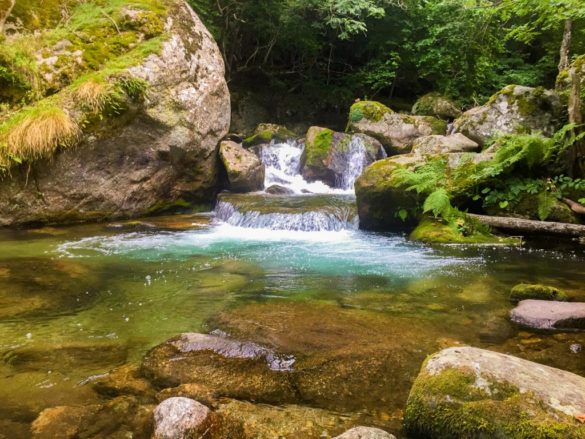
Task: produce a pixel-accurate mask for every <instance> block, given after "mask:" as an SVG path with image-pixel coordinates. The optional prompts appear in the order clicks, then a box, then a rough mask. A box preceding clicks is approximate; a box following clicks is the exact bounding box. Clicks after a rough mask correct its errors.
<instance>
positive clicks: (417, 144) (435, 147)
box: [412, 133, 479, 155]
mask: <svg viewBox="0 0 585 439" xmlns="http://www.w3.org/2000/svg"><path fill="white" fill-rule="evenodd" d="M478 150H479V145H478V144H477V142H474V141H473V140H471V139H468V138H467V137H465V136H464V135H463V134H461V133H456V134H453V135H451V136H439V135H434V136H425V137H420V138H418V139H416V140H415V141H414V143H413V145H412V152H413V153H414V154H420V155H441V154H451V153H456V152H477V151H478Z"/></svg>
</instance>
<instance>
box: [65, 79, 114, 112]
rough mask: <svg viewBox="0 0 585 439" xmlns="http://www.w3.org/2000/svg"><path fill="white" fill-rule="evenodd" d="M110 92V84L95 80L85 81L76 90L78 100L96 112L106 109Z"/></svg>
mask: <svg viewBox="0 0 585 439" xmlns="http://www.w3.org/2000/svg"><path fill="white" fill-rule="evenodd" d="M110 93H111V87H110V86H109V85H108V84H105V83H103V82H98V81H95V80H89V81H85V82H83V83H82V84H81V85H80V86H79V87H77V89H76V90H75V91H74V95H75V100H76V102H78V103H79V104H81V105H82V106H84V107H86V108H87V109H88V110H89V111H90V112H92V113H95V114H97V113H101V112H103V111H104V109H105V107H106V105H107V101H108V97H109V95H110Z"/></svg>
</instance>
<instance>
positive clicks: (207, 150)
mask: <svg viewBox="0 0 585 439" xmlns="http://www.w3.org/2000/svg"><path fill="white" fill-rule="evenodd" d="M161 7H162V6H161ZM168 10H169V11H170V12H169V13H168V16H166V17H165V19H164V20H162V21H161V26H162V27H163V29H161V33H162V35H163V36H162V37H161V47H160V50H159V51H158V52H157V53H153V54H151V55H149V56H148V57H146V58H145V59H143V60H142V61H141V62H139V63H138V64H137V65H135V66H133V67H130V68H128V69H127V70H126V71H124V72H120V74H122V73H123V74H125V75H127V76H128V77H129V78H132V79H135V80H140V81H144V82H145V83H146V84H147V85H148V86H147V87H146V89H145V92H144V98H143V99H142V100H140V101H136V102H128V110H127V111H126V112H124V113H123V114H121V115H119V116H118V117H116V118H115V119H113V118H106V120H103V121H100V122H99V123H97V126H95V125H96V124H93V123H92V124H86V125H84V124H82V123H81V122H82V121H84V120H85V118H86V116H85V115H84V114H83V113H82V112H81V111H77V110H75V111H73V110H71V111H69V109H67V110H68V111H69V114H70V116H71V117H72V118H73V119H75V120H74V121H75V122H76V123H77V122H79V123H78V125H80V126H83V129H82V132H81V134H80V136H79V138H78V139H77V141H76V142H75V145H74V146H75V147H71V148H66V149H61V150H60V151H57V152H56V153H55V154H54V155H53V156H52V157H50V158H47V159H41V160H36V161H34V162H33V163H32V164H31V165H30V167H29V166H28V164H27V165H22V166H18V167H14V168H13V169H11V171H10V177H9V178H3V179H2V181H0V225H1V226H16V225H24V224H31V223H70V222H78V221H91V220H104V219H108V220H111V219H117V218H131V217H138V216H146V215H148V214H151V213H153V212H160V211H164V210H170V209H173V208H184V207H189V206H191V205H193V204H195V203H209V202H210V201H211V199H212V198H213V196H214V194H215V188H216V187H217V184H218V169H219V167H218V157H217V146H218V143H219V140H220V139H221V138H222V137H223V136H224V135H225V134H226V133H227V132H228V128H229V121H230V99H229V91H228V88H227V84H226V81H225V77H224V76H225V75H224V63H223V59H222V56H221V53H220V51H219V48H218V47H217V44H216V43H215V41H214V40H213V38H212V36H211V34H210V33H209V32H208V30H207V29H206V28H205V26H204V25H203V23H202V22H201V20H200V19H199V18H198V17H197V15H196V14H195V13H194V12H193V10H192V9H191V8H190V7H189V6H188V5H187V3H185V2H183V1H178V0H173V1H172V2H170V4H169V6H168ZM114 13H116V11H114ZM125 19H126V18H125ZM127 19H129V20H131V19H132V17H131V16H128V18H127ZM137 38H138V39H139V38H141V37H138V36H137ZM124 52H125V53H126V51H124ZM64 92H65V95H66V96H69V95H67V92H68V89H64ZM67 102H68V104H67V105H71V106H74V105H75V102H69V101H67ZM31 175H34V182H35V184H30V179H29V177H30V176H31Z"/></svg>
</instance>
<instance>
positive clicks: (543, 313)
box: [510, 299, 585, 330]
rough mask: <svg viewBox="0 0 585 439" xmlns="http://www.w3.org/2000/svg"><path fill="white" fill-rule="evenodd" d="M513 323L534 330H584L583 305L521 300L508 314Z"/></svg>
mask: <svg viewBox="0 0 585 439" xmlns="http://www.w3.org/2000/svg"><path fill="white" fill-rule="evenodd" d="M510 318H511V319H512V321H513V322H514V323H518V324H519V325H523V326H528V327H530V328H536V329H569V330H578V329H581V330H584V329H585V303H571V302H560V301H550V300H533V299H528V300H522V301H521V302H520V303H518V306H516V308H514V309H513V310H512V311H511V312H510Z"/></svg>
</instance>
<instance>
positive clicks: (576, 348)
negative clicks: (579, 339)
mask: <svg viewBox="0 0 585 439" xmlns="http://www.w3.org/2000/svg"><path fill="white" fill-rule="evenodd" d="M569 350H570V351H571V353H572V354H578V353H579V352H581V351H582V350H583V345H582V344H579V343H573V344H572V345H571V346H569Z"/></svg>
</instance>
